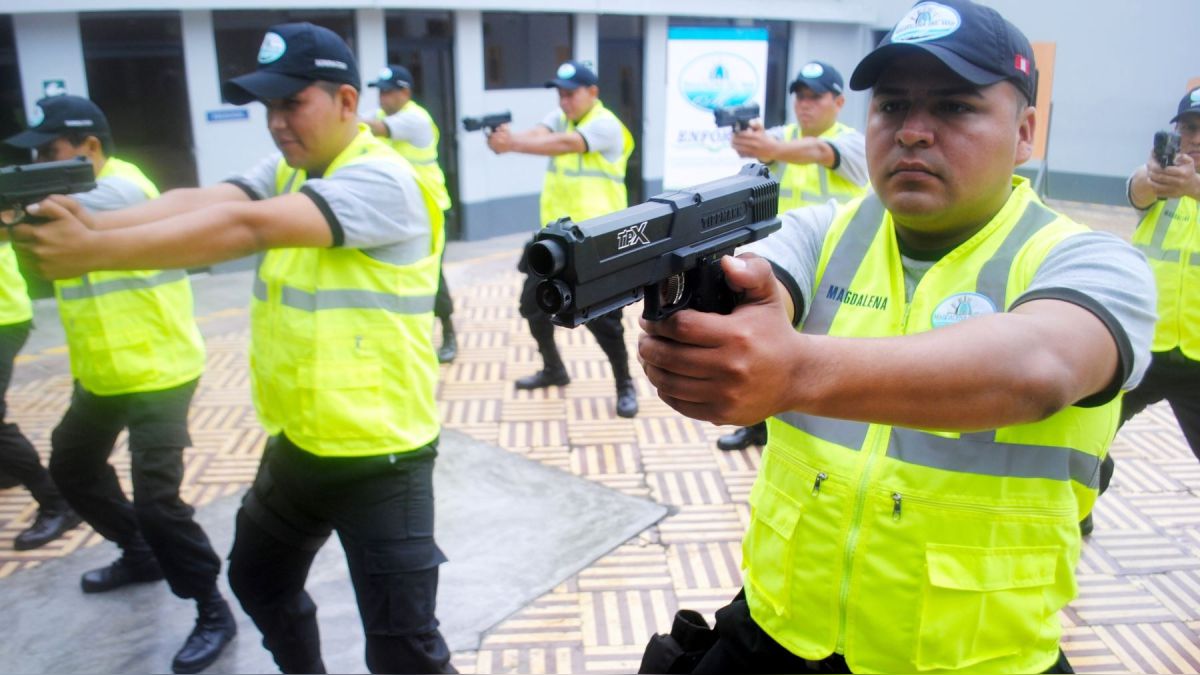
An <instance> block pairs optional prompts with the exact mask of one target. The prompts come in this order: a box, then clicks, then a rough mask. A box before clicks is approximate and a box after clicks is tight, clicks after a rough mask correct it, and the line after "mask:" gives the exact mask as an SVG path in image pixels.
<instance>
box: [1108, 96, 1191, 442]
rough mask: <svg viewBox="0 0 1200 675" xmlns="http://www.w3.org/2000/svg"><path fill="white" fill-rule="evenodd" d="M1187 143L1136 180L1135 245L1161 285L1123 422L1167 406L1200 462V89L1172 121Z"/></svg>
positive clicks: (1132, 193)
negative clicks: (1141, 369)
mask: <svg viewBox="0 0 1200 675" xmlns="http://www.w3.org/2000/svg"><path fill="white" fill-rule="evenodd" d="M1171 123H1172V124H1174V125H1175V131H1176V133H1178V134H1179V137H1180V148H1179V153H1178V154H1177V155H1176V156H1175V164H1174V165H1172V166H1160V165H1159V164H1158V161H1157V160H1156V159H1155V158H1154V157H1153V156H1151V158H1150V159H1149V160H1148V161H1147V162H1146V164H1145V165H1144V166H1142V167H1140V168H1138V170H1137V171H1135V172H1134V173H1133V176H1132V177H1131V178H1130V179H1129V202H1130V204H1132V205H1133V206H1134V208H1136V209H1138V211H1140V212H1141V213H1142V221H1141V223H1140V224H1139V225H1138V227H1137V229H1136V230H1135V231H1134V233H1133V245H1134V246H1136V247H1138V249H1139V250H1141V252H1142V253H1144V254H1145V255H1146V258H1147V259H1148V260H1149V261H1150V268H1151V269H1153V270H1154V278H1155V281H1156V282H1157V284H1158V326H1157V328H1156V330H1155V332H1154V343H1153V344H1152V345H1151V347H1150V348H1151V350H1152V352H1153V354H1152V358H1151V360H1150V368H1149V370H1147V371H1146V377H1144V378H1143V379H1142V383H1141V384H1139V385H1138V387H1137V388H1136V389H1134V390H1133V391H1131V392H1129V393H1128V394H1126V395H1125V400H1124V403H1123V405H1122V409H1121V419H1122V420H1128V419H1129V418H1131V417H1133V416H1134V415H1136V414H1138V413H1139V412H1141V411H1142V410H1143V409H1145V407H1146V406H1148V405H1150V404H1151V403H1157V402H1158V401H1161V400H1163V399H1166V400H1167V402H1168V403H1170V404H1171V410H1173V411H1174V412H1175V419H1176V420H1178V421H1179V426H1180V428H1182V429H1183V436H1184V438H1186V439H1187V442H1188V445H1189V446H1191V448H1192V452H1193V453H1195V455H1196V457H1197V458H1200V206H1198V205H1200V87H1197V88H1195V89H1192V90H1191V91H1189V92H1188V93H1187V94H1185V95H1184V97H1183V99H1182V100H1180V101H1179V107H1178V109H1177V112H1176V114H1175V117H1174V118H1172V119H1171Z"/></svg>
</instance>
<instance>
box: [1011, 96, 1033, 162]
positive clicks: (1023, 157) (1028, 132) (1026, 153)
mask: <svg viewBox="0 0 1200 675" xmlns="http://www.w3.org/2000/svg"><path fill="white" fill-rule="evenodd" d="M1036 130H1037V109H1036V108H1034V107H1033V106H1031V105H1027V106H1025V109H1024V110H1022V111H1021V112H1020V113H1019V114H1018V116H1017V151H1016V155H1015V156H1014V157H1013V160H1014V166H1019V165H1021V164H1024V163H1025V162H1028V161H1029V158H1030V157H1033V136H1034V132H1035V131H1036Z"/></svg>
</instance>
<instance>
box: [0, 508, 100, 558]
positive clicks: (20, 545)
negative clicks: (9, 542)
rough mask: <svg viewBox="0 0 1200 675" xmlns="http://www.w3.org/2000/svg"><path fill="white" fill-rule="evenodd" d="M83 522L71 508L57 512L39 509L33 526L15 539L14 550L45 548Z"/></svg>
mask: <svg viewBox="0 0 1200 675" xmlns="http://www.w3.org/2000/svg"><path fill="white" fill-rule="evenodd" d="M81 522H83V519H82V518H80V517H79V514H77V513H75V512H74V511H72V510H71V507H69V506H64V507H62V508H60V509H58V510H55V511H49V510H47V509H38V513H37V518H35V519H34V520H33V525H30V526H29V528H28V529H26V530H25V531H23V532H21V533H20V534H18V535H17V537H16V539H13V548H14V549H16V550H18V551H29V550H31V549H35V548H38V547H39V546H45V545H46V544H49V543H50V542H52V541H54V540H55V539H58V538H59V537H61V536H62V535H63V533H64V532H66V531H67V530H69V529H71V528H72V527H75V526H76V525H78V524H79V523H81Z"/></svg>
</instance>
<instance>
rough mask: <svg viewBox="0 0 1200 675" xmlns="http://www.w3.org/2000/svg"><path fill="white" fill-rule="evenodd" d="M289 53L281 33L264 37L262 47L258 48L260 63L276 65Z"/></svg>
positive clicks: (268, 34) (269, 33)
mask: <svg viewBox="0 0 1200 675" xmlns="http://www.w3.org/2000/svg"><path fill="white" fill-rule="evenodd" d="M286 51H287V43H286V42H284V40H283V36H282V35H280V34H279V33H275V32H268V33H267V34H266V35H264V36H263V41H262V46H261V47H259V48H258V62H259V63H263V64H267V63H275V62H276V61H278V60H279V59H281V58H282V57H283V53H284V52H286Z"/></svg>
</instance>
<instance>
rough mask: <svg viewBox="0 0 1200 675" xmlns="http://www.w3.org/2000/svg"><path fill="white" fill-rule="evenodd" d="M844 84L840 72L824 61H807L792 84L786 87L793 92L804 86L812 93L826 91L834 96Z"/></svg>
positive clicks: (839, 93) (838, 94)
mask: <svg viewBox="0 0 1200 675" xmlns="http://www.w3.org/2000/svg"><path fill="white" fill-rule="evenodd" d="M845 86H846V85H845V82H844V81H843V80H842V74H841V73H839V72H838V71H837V68H834V67H833V66H831V65H829V64H828V63H825V62H824V61H809V62H808V63H806V64H804V65H803V66H802V67H801V68H800V72H799V73H798V74H797V75H796V79H794V80H792V85H791V86H790V87H788V92H789V93H792V94H794V93H796V90H797V89H799V88H800V87H805V88H807V89H811V90H812V91H813V93H814V94H824V93H827V92H828V93H832V94H833V95H834V96H841V95H842V90H843V89H845Z"/></svg>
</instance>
